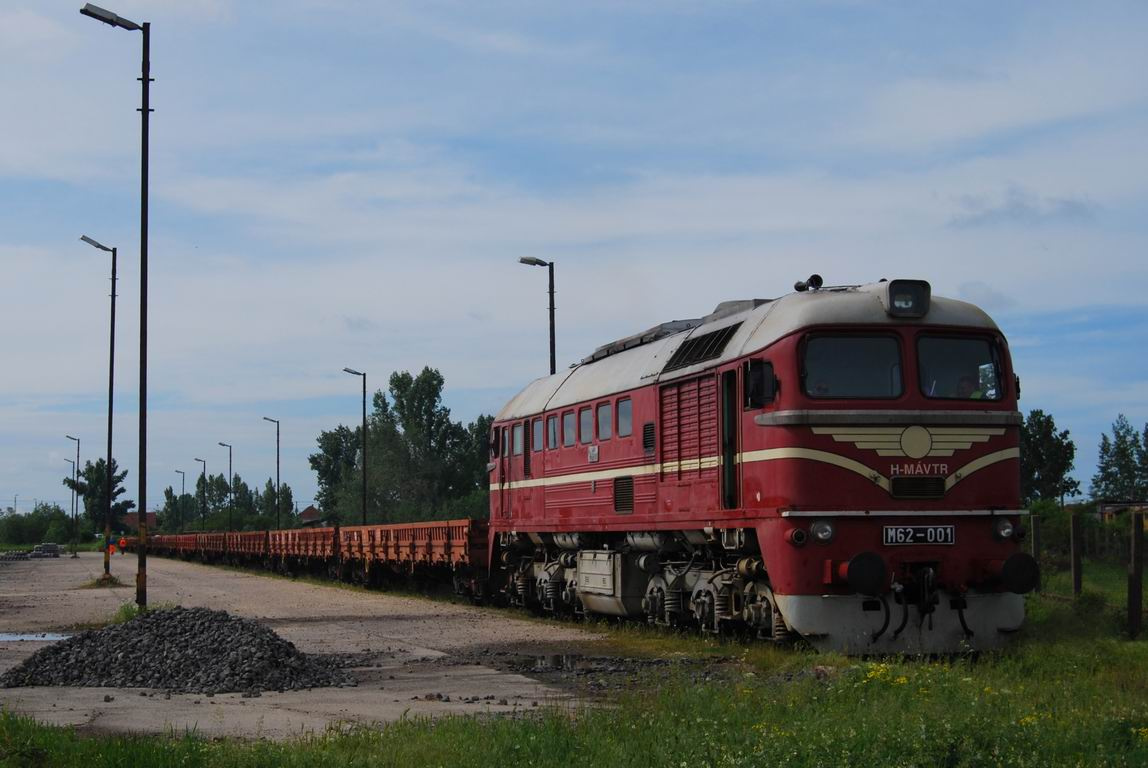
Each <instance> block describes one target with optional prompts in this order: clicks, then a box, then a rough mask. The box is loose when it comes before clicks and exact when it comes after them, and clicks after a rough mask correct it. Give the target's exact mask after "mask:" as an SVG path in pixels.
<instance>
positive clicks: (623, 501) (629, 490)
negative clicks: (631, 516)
mask: <svg viewBox="0 0 1148 768" xmlns="http://www.w3.org/2000/svg"><path fill="white" fill-rule="evenodd" d="M614 511H615V512H621V513H624V514H628V513H630V512H633V511H634V478H632V477H618V478H615V479H614Z"/></svg>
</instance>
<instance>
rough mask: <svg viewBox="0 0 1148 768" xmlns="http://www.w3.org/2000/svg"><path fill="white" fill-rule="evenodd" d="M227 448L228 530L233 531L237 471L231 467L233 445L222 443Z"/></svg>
mask: <svg viewBox="0 0 1148 768" xmlns="http://www.w3.org/2000/svg"><path fill="white" fill-rule="evenodd" d="M220 445H221V446H223V447H224V448H226V449H227V530H228V531H233V530H235V527H234V526H233V524H232V522H231V512H232V508H233V507H234V506H235V471H234V470H233V469H232V468H231V446H230V445H228V444H227V443H220Z"/></svg>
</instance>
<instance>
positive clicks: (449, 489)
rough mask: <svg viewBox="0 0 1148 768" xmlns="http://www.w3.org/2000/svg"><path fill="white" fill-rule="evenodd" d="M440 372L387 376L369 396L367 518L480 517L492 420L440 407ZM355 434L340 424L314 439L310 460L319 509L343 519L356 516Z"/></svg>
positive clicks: (359, 499)
mask: <svg viewBox="0 0 1148 768" xmlns="http://www.w3.org/2000/svg"><path fill="white" fill-rule="evenodd" d="M444 384H445V382H444V380H443V377H442V374H441V373H439V371H437V370H435V369H433V368H429V367H428V368H424V369H423V370H422V371H421V372H420V373H419V374H418V375H417V376H414V375H411V374H410V373H408V372H396V373H394V374H392V375H391V377H390V380H389V386H388V394H389V397H388V396H387V395H385V394H384V393H383V392H381V391H376V392H375V393H374V396H373V397H372V410H371V413H370V416H369V418H368V421H367V464H368V466H367V467H366V472H367V494H368V496H367V519H368V521H390V522H399V521H406V520H433V519H443V518H448V517H462V516H472V517H473V516H481V515H484V514H485V510H486V508H487V503H486V491H485V481H486V435H487V432H488V431H489V428H490V423H491V421H492V417H490V416H482V417H480V418H479V419H478V420H476V421H475V422H473V423H471V424H470V425H465V426H464V425H463V424H461V423H459V422H456V421H454V420H453V419H451V417H450V409H448V408H447V407H445V406H444V405H443V404H442V392H443V387H444ZM360 434H361V433H360V431H359V430H358V429H354V430H353V429H350V428H349V427H345V426H343V425H340V426H338V427H337V428H336V429H334V430H330V431H325V432H323V433H321V434H320V436H319V438H318V445H319V452H318V453H315V454H313V455H311V456H310V462H311V467H312V468H313V469H314V470H315V472H316V473H317V475H318V481H319V493H318V499H317V500H318V502H319V504H320V506H321V507H322V508H323V511H324V512H325V513H327V514H328V515H332V514H333V515H334V516H336V517H337V518H338V519H341V520H344V521H348V522H350V521H354V522H357V521H358V520H359V519H360V517H361V514H362V512H361V508H362V492H363V490H362V481H363V474H362V473H363V467H362V457H361V455H360V443H359V440H360Z"/></svg>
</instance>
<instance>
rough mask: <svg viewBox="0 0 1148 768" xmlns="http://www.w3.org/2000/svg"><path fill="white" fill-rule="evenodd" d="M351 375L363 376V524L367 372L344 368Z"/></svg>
mask: <svg viewBox="0 0 1148 768" xmlns="http://www.w3.org/2000/svg"><path fill="white" fill-rule="evenodd" d="M343 370H344V371H346V372H347V373H349V374H351V375H352V376H362V377H363V525H366V524H367V374H366V373H364V372H362V371H356V370H355V369H354V368H344V369H343Z"/></svg>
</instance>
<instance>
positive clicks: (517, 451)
mask: <svg viewBox="0 0 1148 768" xmlns="http://www.w3.org/2000/svg"><path fill="white" fill-rule="evenodd" d="M514 455H515V456H521V455H522V425H521V424H515V425H514Z"/></svg>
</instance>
